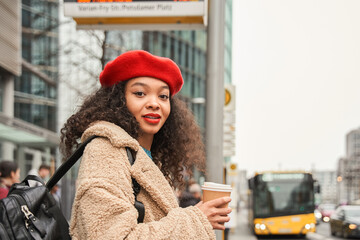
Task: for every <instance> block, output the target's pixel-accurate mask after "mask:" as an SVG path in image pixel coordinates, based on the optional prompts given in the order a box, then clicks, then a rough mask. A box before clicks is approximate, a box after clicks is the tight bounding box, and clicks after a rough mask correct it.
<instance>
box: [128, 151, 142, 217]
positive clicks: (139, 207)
mask: <svg viewBox="0 0 360 240" xmlns="http://www.w3.org/2000/svg"><path fill="white" fill-rule="evenodd" d="M126 152H127V155H128V159H129V162H130V165H133V164H134V162H135V160H134V156H133V152H132V151H131V149H130V148H128V147H127V148H126ZM131 180H132V186H133V189H134V195H135V204H134V205H135V208H136V209H137V211H138V213H139V215H138V219H137V221H138V223H142V222H143V221H144V217H145V206H144V204H143V203H142V202H139V201H138V200H137V199H136V197H137V195H138V194H139V192H140V184H139V183H138V182H137V181H136V180H135V179H134V178H131Z"/></svg>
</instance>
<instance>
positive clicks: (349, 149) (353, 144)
mask: <svg viewBox="0 0 360 240" xmlns="http://www.w3.org/2000/svg"><path fill="white" fill-rule="evenodd" d="M359 172H360V128H358V129H355V130H352V131H350V132H349V133H348V134H347V135H346V157H344V158H341V159H339V161H338V169H337V181H338V187H337V188H338V196H337V199H338V203H354V202H358V201H360V174H359Z"/></svg>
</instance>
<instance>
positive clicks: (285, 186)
mask: <svg viewBox="0 0 360 240" xmlns="http://www.w3.org/2000/svg"><path fill="white" fill-rule="evenodd" d="M256 180H257V181H256V182H257V184H256V185H255V189H254V215H255V217H258V218H263V217H273V216H284V215H295V214H304V213H311V212H314V208H315V207H314V192H313V191H314V190H313V181H312V178H311V177H310V178H308V177H307V175H303V177H299V178H291V177H290V178H287V177H283V176H282V177H281V178H278V179H276V178H271V179H269V178H264V177H263V175H260V176H258V178H257V179H256Z"/></svg>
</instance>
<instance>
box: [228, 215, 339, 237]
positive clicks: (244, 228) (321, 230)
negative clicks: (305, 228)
mask: <svg viewBox="0 0 360 240" xmlns="http://www.w3.org/2000/svg"><path fill="white" fill-rule="evenodd" d="M235 218H236V220H235V222H236V226H237V227H236V228H233V229H231V231H230V234H229V240H257V238H256V237H255V236H254V235H253V234H252V232H251V231H250V229H249V227H248V222H247V216H246V211H245V210H243V211H240V214H237V215H236V216H235ZM261 239H265V240H268V239H272V240H274V239H282V240H290V239H303V240H342V239H344V238H339V237H334V236H331V234H330V224H329V223H320V224H319V225H317V226H316V233H309V234H307V235H306V237H304V238H300V237H291V236H283V237H282V236H277V237H271V238H269V237H263V238H261Z"/></svg>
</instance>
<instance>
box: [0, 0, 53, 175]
mask: <svg viewBox="0 0 360 240" xmlns="http://www.w3.org/2000/svg"><path fill="white" fill-rule="evenodd" d="M0 4H1V8H0V9H1V12H2V14H0V15H1V18H3V19H1V21H0V22H1V23H0V26H1V29H2V30H1V31H0V32H1V35H2V38H1V40H0V51H1V54H0V55H1V56H2V59H1V61H0V69H1V70H0V72H1V73H0V74H1V76H0V99H1V100H0V103H1V104H0V128H1V131H0V143H1V144H0V146H1V147H0V159H1V160H11V161H15V162H17V163H18V164H19V167H20V170H21V178H24V177H25V176H26V175H27V173H28V171H29V170H30V169H32V168H37V167H38V166H39V165H40V164H41V163H43V162H46V163H48V164H51V163H52V164H53V166H54V165H55V154H56V148H57V146H58V135H57V134H56V118H57V74H58V70H57V67H58V61H57V57H58V52H57V51H58V30H57V27H58V25H59V22H58V8H59V3H58V1H54V0H51V1H50V0H49V1H41V0H23V1H6V0H1V1H0Z"/></svg>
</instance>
